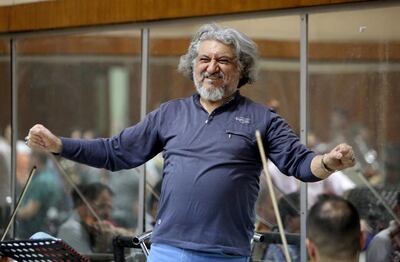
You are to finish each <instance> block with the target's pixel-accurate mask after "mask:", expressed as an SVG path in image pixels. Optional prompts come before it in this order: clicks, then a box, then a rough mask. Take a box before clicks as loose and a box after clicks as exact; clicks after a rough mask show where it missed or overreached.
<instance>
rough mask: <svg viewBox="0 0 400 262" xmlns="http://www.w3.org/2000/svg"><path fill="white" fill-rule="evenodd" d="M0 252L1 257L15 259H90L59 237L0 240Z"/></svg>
mask: <svg viewBox="0 0 400 262" xmlns="http://www.w3.org/2000/svg"><path fill="white" fill-rule="evenodd" d="M0 252H1V256H3V257H10V258H12V259H14V260H16V261H39V262H42V261H43V262H45V261H46V262H56V261H71V262H72V261H76V262H90V260H89V259H88V258H86V257H84V256H82V255H81V254H79V253H78V252H77V251H76V250H75V249H73V248H72V247H70V246H69V245H67V244H66V243H65V242H63V241H62V240H61V239H34V240H33V239H30V240H8V241H3V242H0Z"/></svg>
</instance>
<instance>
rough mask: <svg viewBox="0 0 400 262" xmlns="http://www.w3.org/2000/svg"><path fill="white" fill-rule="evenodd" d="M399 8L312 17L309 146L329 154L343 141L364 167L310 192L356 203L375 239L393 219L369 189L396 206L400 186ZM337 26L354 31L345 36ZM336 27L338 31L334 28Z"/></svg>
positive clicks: (319, 184) (321, 184)
mask: <svg viewBox="0 0 400 262" xmlns="http://www.w3.org/2000/svg"><path fill="white" fill-rule="evenodd" d="M399 11H400V9H399V8H398V7H391V8H379V9H368V10H360V11H345V12H335V13H324V14H313V15H311V16H310V38H309V40H310V43H309V52H310V68H309V71H310V119H311V121H310V126H311V131H312V132H311V133H310V139H309V141H310V142H311V143H312V146H313V148H314V149H315V150H316V151H318V152H320V153H324V152H327V151H328V150H330V149H331V148H332V147H333V145H335V144H337V143H344V142H345V143H348V144H350V145H352V146H353V148H354V151H355V154H356V155H355V157H356V160H357V165H356V167H355V168H352V169H348V170H345V171H343V172H338V173H337V174H334V175H332V179H329V180H326V181H325V182H323V183H322V182H320V183H318V184H315V185H313V186H314V187H309V192H310V195H309V200H311V202H310V204H312V201H315V198H316V197H317V196H318V195H319V194H321V193H328V194H338V195H343V196H345V197H347V198H348V199H349V200H350V201H351V202H353V203H354V204H355V205H356V206H357V208H358V210H359V212H360V215H361V218H362V225H364V226H363V230H364V233H365V235H366V236H368V237H371V236H372V235H374V234H375V233H377V232H379V231H380V230H381V229H382V228H385V227H386V226H387V224H388V222H389V220H391V219H393V217H390V216H389V215H388V212H387V211H386V210H385V208H384V206H383V205H382V204H380V201H379V200H378V199H377V198H376V197H375V196H374V195H373V194H372V192H371V190H370V189H368V187H367V186H372V187H373V188H375V189H376V190H378V192H380V193H381V197H382V198H383V199H384V201H385V202H386V203H387V204H388V205H389V206H390V207H393V206H394V204H395V199H396V191H399V188H400V179H399V178H400V176H398V174H399V171H400V165H399V163H400V162H399V161H398V160H399V159H400V135H399V132H398V126H399V124H400V118H399V114H398V113H397V112H399V109H400V108H399V103H398V102H397V101H398V99H399V95H400V94H399V91H398V90H399V86H398V83H399V81H398V77H399V66H398V54H397V52H396V51H395V50H398V48H399V46H398V40H399V39H400V30H399V29H398V27H397V26H396V25H397V22H398V20H399V16H398V13H399ZM337 21H340V22H341V24H343V25H345V26H346V30H342V28H341V27H339V26H337ZM334 25H335V26H334Z"/></svg>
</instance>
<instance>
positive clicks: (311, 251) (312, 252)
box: [306, 238, 317, 261]
mask: <svg viewBox="0 0 400 262" xmlns="http://www.w3.org/2000/svg"><path fill="white" fill-rule="evenodd" d="M306 246H307V251H308V256H309V257H310V261H315V257H316V255H317V248H316V246H315V244H314V243H313V242H312V241H311V240H309V239H308V238H307V239H306Z"/></svg>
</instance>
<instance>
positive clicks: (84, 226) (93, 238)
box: [57, 183, 133, 254]
mask: <svg viewBox="0 0 400 262" xmlns="http://www.w3.org/2000/svg"><path fill="white" fill-rule="evenodd" d="M78 189H79V190H80V192H81V193H82V195H83V196H84V198H85V199H86V200H87V202H88V203H89V205H90V206H91V207H92V208H93V211H94V212H95V213H96V214H97V216H98V218H100V221H98V219H97V218H96V217H95V215H94V214H92V212H91V211H90V210H89V208H88V207H87V205H86V203H85V201H83V200H82V198H81V197H80V196H79V194H78V193H77V192H76V190H73V192H72V199H73V203H74V211H73V213H72V214H71V216H70V217H69V218H68V219H67V220H66V221H65V222H64V223H63V224H62V225H61V227H60V229H59V231H58V235H57V237H58V238H60V239H62V240H64V241H65V242H66V243H67V244H69V245H70V246H71V247H73V248H74V249H75V250H76V251H78V252H80V253H82V254H91V253H104V252H112V238H113V237H114V236H116V235H124V236H131V235H133V232H131V231H129V230H126V229H124V228H121V227H117V226H116V225H114V224H113V223H112V222H111V221H110V217H111V211H112V197H113V192H112V190H111V189H110V188H109V187H108V186H106V185H104V184H102V183H91V184H88V185H84V186H79V187H78Z"/></svg>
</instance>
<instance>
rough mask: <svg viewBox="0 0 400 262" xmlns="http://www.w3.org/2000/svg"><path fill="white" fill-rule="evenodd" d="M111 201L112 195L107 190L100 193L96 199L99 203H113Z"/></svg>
mask: <svg viewBox="0 0 400 262" xmlns="http://www.w3.org/2000/svg"><path fill="white" fill-rule="evenodd" d="M111 200H112V195H111V194H110V192H108V191H107V190H103V191H102V192H101V193H100V195H99V196H98V197H97V198H96V201H98V202H102V201H111Z"/></svg>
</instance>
